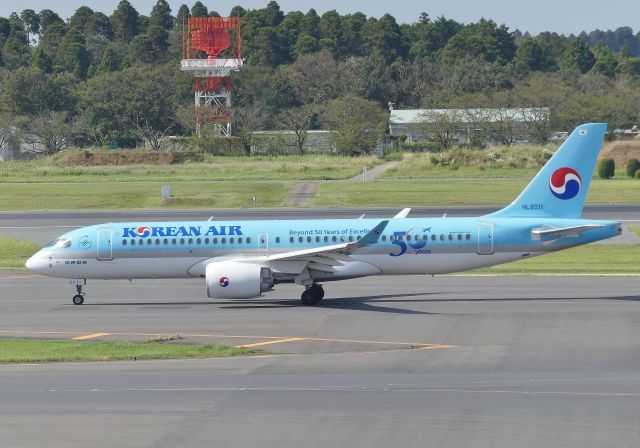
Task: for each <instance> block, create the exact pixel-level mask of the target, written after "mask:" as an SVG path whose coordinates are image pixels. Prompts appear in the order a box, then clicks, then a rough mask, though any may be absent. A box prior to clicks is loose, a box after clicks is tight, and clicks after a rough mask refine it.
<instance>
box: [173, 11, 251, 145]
mask: <svg viewBox="0 0 640 448" xmlns="http://www.w3.org/2000/svg"><path fill="white" fill-rule="evenodd" d="M241 56H242V40H241V38H240V18H239V17H189V19H188V21H187V23H186V24H183V33H182V64H181V70H183V71H190V72H193V74H194V76H195V79H194V91H195V105H196V132H197V133H198V134H199V133H200V126H201V125H202V124H203V123H205V122H211V123H213V124H214V126H215V129H216V130H217V131H218V132H219V133H220V134H222V135H225V136H229V135H231V110H232V109H231V72H234V71H238V70H240V67H242V57H241Z"/></svg>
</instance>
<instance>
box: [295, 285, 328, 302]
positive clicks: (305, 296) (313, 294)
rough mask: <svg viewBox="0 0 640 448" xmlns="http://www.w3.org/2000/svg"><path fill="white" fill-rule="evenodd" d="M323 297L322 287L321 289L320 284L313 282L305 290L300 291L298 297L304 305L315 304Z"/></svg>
mask: <svg viewBox="0 0 640 448" xmlns="http://www.w3.org/2000/svg"><path fill="white" fill-rule="evenodd" d="M323 297H324V289H322V285H319V284H317V283H313V284H312V285H311V286H309V287H308V288H307V289H305V291H304V292H303V293H302V296H300V299H301V300H302V303H304V304H305V305H307V306H314V305H317V304H318V303H319V302H320V301H321V300H322V298H323Z"/></svg>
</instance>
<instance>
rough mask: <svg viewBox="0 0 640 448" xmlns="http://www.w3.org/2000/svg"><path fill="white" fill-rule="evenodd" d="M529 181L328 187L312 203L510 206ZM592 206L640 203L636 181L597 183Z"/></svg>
mask: <svg viewBox="0 0 640 448" xmlns="http://www.w3.org/2000/svg"><path fill="white" fill-rule="evenodd" d="M527 183H528V181H527V180H500V181H495V182H491V181H473V180H470V181H456V182H450V181H444V180H442V181H440V180H433V181H417V180H415V181H373V182H366V183H364V182H360V183H357V182H354V183H348V184H346V183H333V182H330V183H324V184H321V185H320V186H319V188H318V192H317V194H316V197H315V198H314V200H313V201H312V206H314V207H348V206H353V207H359V206H362V207H365V206H367V207H371V206H380V207H389V206H397V207H400V206H420V205H422V206H426V205H458V206H460V205H502V204H504V205H506V204H509V203H510V202H511V201H513V200H514V199H515V198H516V197H517V196H518V194H519V193H520V192H521V191H522V189H523V188H524V187H525V186H526V185H527ZM587 202H588V203H593V204H634V203H638V202H640V181H638V180H636V179H608V180H604V179H594V180H593V181H592V183H591V188H590V190H589V196H588V197H587Z"/></svg>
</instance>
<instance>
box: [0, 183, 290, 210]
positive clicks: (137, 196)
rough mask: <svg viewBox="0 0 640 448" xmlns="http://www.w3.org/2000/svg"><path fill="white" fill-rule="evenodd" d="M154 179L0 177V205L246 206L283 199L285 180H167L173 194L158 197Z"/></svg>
mask: <svg viewBox="0 0 640 448" xmlns="http://www.w3.org/2000/svg"><path fill="white" fill-rule="evenodd" d="M161 185H162V183H157V182H131V183H123V182H109V183H88V184H82V185H78V184H73V183H51V184H42V183H26V184H15V183H4V184H3V183H0V197H2V198H3V200H2V201H0V210H44V209H49V210H80V209H112V210H114V209H141V208H249V207H253V200H252V197H253V196H255V197H256V206H257V207H281V206H283V205H285V200H286V194H287V191H288V189H289V188H290V184H288V183H285V182H181V183H179V182H175V183H174V182H171V187H172V193H173V196H174V197H173V198H171V199H168V200H163V199H161V198H160V187H161Z"/></svg>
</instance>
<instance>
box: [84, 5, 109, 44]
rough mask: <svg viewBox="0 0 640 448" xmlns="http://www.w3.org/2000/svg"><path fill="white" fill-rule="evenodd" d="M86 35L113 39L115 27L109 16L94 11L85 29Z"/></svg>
mask: <svg viewBox="0 0 640 448" xmlns="http://www.w3.org/2000/svg"><path fill="white" fill-rule="evenodd" d="M85 33H86V35H88V36H89V35H96V36H100V37H103V38H105V39H108V40H112V39H113V27H112V26H111V21H110V20H109V17H107V16H105V15H104V14H103V13H101V12H94V13H93V15H92V16H91V18H90V19H89V22H88V23H87V28H86V31H85Z"/></svg>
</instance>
